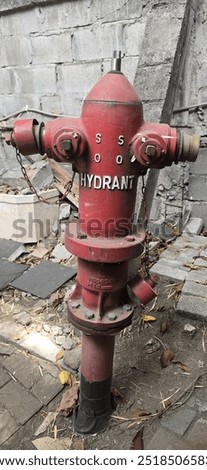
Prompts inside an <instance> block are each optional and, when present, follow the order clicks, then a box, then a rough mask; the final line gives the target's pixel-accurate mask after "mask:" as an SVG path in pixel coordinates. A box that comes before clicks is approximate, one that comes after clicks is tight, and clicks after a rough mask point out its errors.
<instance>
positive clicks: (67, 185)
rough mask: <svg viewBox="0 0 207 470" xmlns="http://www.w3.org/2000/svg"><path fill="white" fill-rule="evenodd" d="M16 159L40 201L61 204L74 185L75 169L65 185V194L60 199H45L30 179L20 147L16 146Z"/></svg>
mask: <svg viewBox="0 0 207 470" xmlns="http://www.w3.org/2000/svg"><path fill="white" fill-rule="evenodd" d="M16 159H17V161H18V163H19V165H20V168H21V172H22V174H23V177H24V179H25V180H26V182H27V184H28V186H29V188H30V189H31V191H32V193H33V194H35V195H36V196H37V198H38V200H39V201H41V202H44V203H45V204H48V205H54V204H59V203H60V202H61V201H63V200H64V199H65V198H66V196H67V195H68V194H69V193H70V192H71V190H72V187H73V183H74V179H75V171H74V172H73V176H72V179H71V180H69V181H68V183H67V184H66V185H65V188H66V190H65V192H64V194H63V195H62V196H61V197H60V198H59V199H58V201H55V202H50V201H48V200H47V199H45V198H44V197H42V196H41V195H40V194H38V192H37V190H36V188H35V187H34V185H33V184H32V182H31V181H30V179H29V176H28V174H27V171H26V168H25V167H24V165H23V162H22V155H21V153H20V151H19V149H18V148H16Z"/></svg>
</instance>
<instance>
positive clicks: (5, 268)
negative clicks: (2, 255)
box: [0, 259, 29, 291]
mask: <svg viewBox="0 0 207 470" xmlns="http://www.w3.org/2000/svg"><path fill="white" fill-rule="evenodd" d="M28 267H29V266H28V265H26V264H20V263H14V262H13V261H7V260H6V259H0V272H1V276H0V291H1V290H4V289H6V287H7V286H8V285H9V284H10V282H12V281H13V280H14V279H16V278H18V276H21V274H22V273H23V272H24V271H26V270H27V269H28Z"/></svg>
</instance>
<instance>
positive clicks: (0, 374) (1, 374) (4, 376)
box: [0, 367, 11, 388]
mask: <svg viewBox="0 0 207 470" xmlns="http://www.w3.org/2000/svg"><path fill="white" fill-rule="evenodd" d="M10 380H11V377H10V375H9V374H8V373H7V372H6V371H5V370H4V369H2V367H1V368H0V388H1V387H3V386H4V385H6V384H7V382H9V381H10Z"/></svg>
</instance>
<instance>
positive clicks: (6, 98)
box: [0, 0, 154, 167]
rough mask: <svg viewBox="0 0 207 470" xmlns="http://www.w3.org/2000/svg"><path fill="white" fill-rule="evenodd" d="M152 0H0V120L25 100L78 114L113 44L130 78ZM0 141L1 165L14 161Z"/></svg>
mask: <svg viewBox="0 0 207 470" xmlns="http://www.w3.org/2000/svg"><path fill="white" fill-rule="evenodd" d="M153 3H154V2H153V0H150V1H148V2H147V1H145V0H142V1H139V2H137V1H136V0H129V1H127V2H126V0H115V1H114V2H111V1H109V0H105V1H104V2H100V1H99V0H68V1H62V0H59V1H58V0H35V1H31V0H18V1H16V0H9V2H8V1H6V0H3V1H1V2H0V13H1V14H0V41H1V48H0V83H1V88H0V119H1V117H4V116H7V115H9V114H11V113H14V112H16V111H18V110H21V109H23V108H26V107H29V108H35V109H38V110H45V111H49V112H52V113H62V114H67V115H70V116H77V115H79V113H80V110H81V105H82V101H83V99H84V97H85V96H86V94H87V93H88V91H89V90H90V89H91V87H92V86H93V85H94V84H95V83H96V81H97V80H98V79H99V78H100V77H101V76H102V75H103V74H105V73H107V72H108V71H109V70H110V63H111V57H112V53H113V50H114V49H121V50H122V53H123V55H124V61H123V72H124V73H125V74H126V75H127V77H128V78H129V80H130V81H132V82H133V81H134V77H135V72H136V68H137V63H138V60H139V54H140V49H141V44H142V40H143V37H144V33H145V27H146V23H147V15H148V12H150V10H151V7H152V4H153ZM25 117H30V116H27V115H25ZM37 118H38V116H37ZM41 119H42V117H41ZM1 132H2V133H3V131H2V129H1ZM0 144H1V145H0V164H1V166H6V167H9V166H12V165H15V163H14V161H15V160H14V158H13V151H11V149H8V148H7V147H5V145H4V144H3V141H2V139H0ZM5 154H6V160H5Z"/></svg>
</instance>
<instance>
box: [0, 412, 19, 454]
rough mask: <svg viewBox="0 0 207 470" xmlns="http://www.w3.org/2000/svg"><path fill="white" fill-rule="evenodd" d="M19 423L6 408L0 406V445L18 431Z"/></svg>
mask: <svg viewBox="0 0 207 470" xmlns="http://www.w3.org/2000/svg"><path fill="white" fill-rule="evenodd" d="M18 429H19V424H17V423H16V421H15V419H14V418H13V416H12V415H11V413H9V411H7V410H3V409H2V408H1V407H0V445H1V444H3V443H4V442H5V441H7V439H9V438H10V437H11V436H13V434H14V433H15V432H16V431H18Z"/></svg>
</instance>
